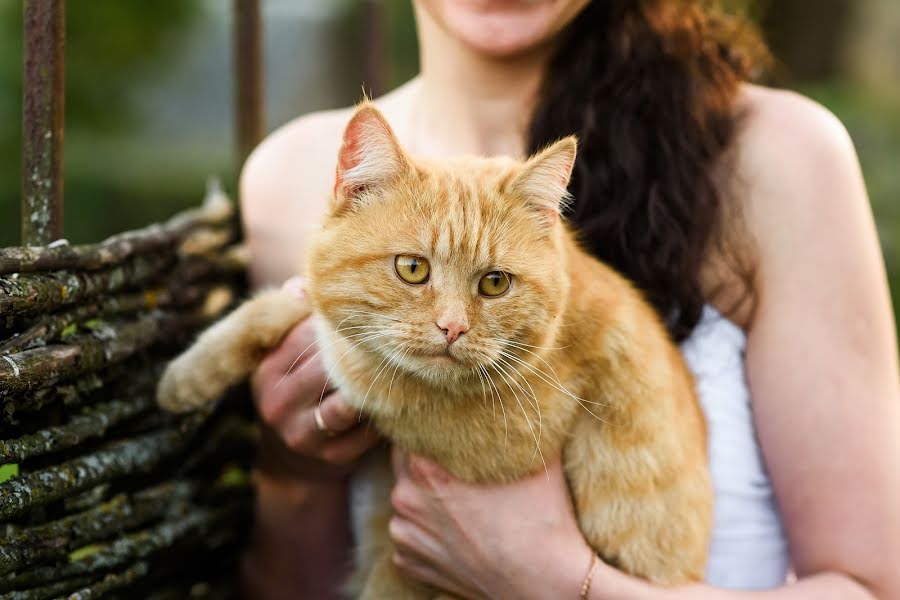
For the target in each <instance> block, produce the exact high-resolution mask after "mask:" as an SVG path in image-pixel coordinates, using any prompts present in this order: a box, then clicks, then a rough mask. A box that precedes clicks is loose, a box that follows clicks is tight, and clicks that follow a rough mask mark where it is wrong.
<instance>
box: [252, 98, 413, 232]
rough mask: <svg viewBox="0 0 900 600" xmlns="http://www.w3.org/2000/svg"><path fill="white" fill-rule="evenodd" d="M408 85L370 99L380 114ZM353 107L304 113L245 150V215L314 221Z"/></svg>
mask: <svg viewBox="0 0 900 600" xmlns="http://www.w3.org/2000/svg"><path fill="white" fill-rule="evenodd" d="M408 87H409V86H408V85H406V86H402V87H400V88H397V89H396V90H394V91H392V92H390V93H388V94H386V95H384V96H382V97H380V98H376V99H375V100H374V102H375V104H376V105H378V106H379V108H381V109H382V110H383V111H384V112H385V114H392V113H394V112H396V111H397V109H398V107H399V106H400V105H401V104H402V103H403V101H404V98H405V96H406V94H405V92H406V89H407V88H408ZM353 110H354V108H353V107H352V106H351V107H347V108H340V109H335V110H325V111H318V112H313V113H309V114H306V115H303V116H300V117H297V118H296V119H294V120H292V121H290V122H288V123H286V124H285V125H282V126H281V127H279V128H278V129H276V130H275V131H274V132H272V133H271V134H269V135H268V136H267V137H266V138H265V139H264V140H263V141H262V142H261V143H260V144H259V146H257V147H256V149H255V150H254V151H253V152H252V153H251V154H250V156H249V158H248V159H247V162H246V163H245V165H244V168H243V170H242V173H241V203H242V207H243V211H244V218H245V220H247V221H249V223H248V226H250V227H252V226H253V224H254V222H255V221H262V222H263V223H265V222H269V221H270V220H272V219H273V218H278V217H277V214H278V213H281V214H282V215H283V214H284V211H289V212H290V213H291V214H297V213H298V211H299V213H300V214H302V215H304V216H305V217H307V218H309V219H311V220H312V222H316V221H318V218H319V216H320V214H321V211H322V210H324V208H325V205H326V203H327V200H328V196H329V194H330V192H331V187H332V185H333V184H334V170H335V165H336V163H337V155H338V150H339V149H340V145H341V136H342V133H343V130H344V127H345V126H346V124H347V121H348V120H349V119H350V117H351V116H352V114H353Z"/></svg>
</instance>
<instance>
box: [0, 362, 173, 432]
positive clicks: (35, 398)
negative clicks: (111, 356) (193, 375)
mask: <svg viewBox="0 0 900 600" xmlns="http://www.w3.org/2000/svg"><path fill="white" fill-rule="evenodd" d="M0 362H6V361H4V360H3V359H2V357H0ZM166 362H167V361H153V360H148V359H146V358H144V357H140V358H139V359H138V360H128V361H124V362H122V363H118V364H115V365H112V366H111V367H109V368H107V369H104V370H100V371H96V372H92V373H87V374H86V375H83V376H81V377H78V378H76V379H72V380H68V381H66V382H64V383H58V382H53V381H47V382H44V383H43V385H45V386H46V387H41V388H39V389H35V390H29V391H28V393H27V394H14V395H13V396H12V397H11V398H9V399H8V400H7V401H6V402H5V403H4V404H3V409H2V412H0V418H2V419H4V420H5V421H7V422H10V423H15V418H16V417H15V415H16V413H18V412H19V411H26V410H27V411H37V410H41V409H42V408H44V407H54V406H61V405H62V406H67V407H70V408H71V407H77V406H81V405H83V404H89V403H90V401H92V400H95V399H97V397H98V396H100V394H99V393H98V390H102V389H104V388H106V389H107V390H108V391H104V395H106V396H107V397H111V398H123V397H124V398H131V397H135V396H140V395H146V394H148V393H150V392H152V391H153V390H154V389H155V388H156V382H157V380H158V379H159V375H160V374H161V373H162V370H163V368H164V367H165V364H166ZM0 396H3V393H2V391H0Z"/></svg>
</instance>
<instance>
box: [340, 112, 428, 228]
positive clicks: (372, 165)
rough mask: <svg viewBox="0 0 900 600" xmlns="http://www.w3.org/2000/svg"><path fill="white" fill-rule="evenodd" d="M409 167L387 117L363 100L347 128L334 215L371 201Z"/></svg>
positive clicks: (341, 156) (343, 143)
mask: <svg viewBox="0 0 900 600" xmlns="http://www.w3.org/2000/svg"><path fill="white" fill-rule="evenodd" d="M409 168H410V164H409V160H408V159H407V158H406V155H405V154H404V153H403V150H402V149H401V148H400V143H399V142H398V141H397V137H396V136H395V135H394V132H393V131H392V130H391V127H390V125H388V123H387V120H385V118H384V116H383V115H382V114H381V112H380V111H379V110H378V109H377V108H375V106H374V105H373V104H372V103H371V102H368V101H366V102H364V103H362V104H361V105H360V106H359V107H358V108H357V109H356V112H355V113H354V114H353V116H352V117H351V118H350V122H348V123H347V127H346V128H345V129H344V139H343V142H342V144H341V149H340V152H339V153H338V160H337V172H336V175H335V182H334V197H333V199H332V207H331V209H332V214H340V213H343V212H344V211H346V210H348V209H352V208H353V207H354V206H358V205H359V204H365V203H366V202H369V201H371V200H372V199H373V198H374V197H376V193H377V191H378V188H379V187H380V186H384V185H387V184H389V183H390V182H391V181H393V180H394V179H395V178H396V177H398V176H400V175H402V174H403V173H404V172H405V171H406V170H407V169H409ZM373 192H375V193H373Z"/></svg>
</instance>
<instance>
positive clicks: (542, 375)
mask: <svg viewBox="0 0 900 600" xmlns="http://www.w3.org/2000/svg"><path fill="white" fill-rule="evenodd" d="M500 354H501V355H502V356H505V357H507V358H509V359H512V360H514V361H516V362H518V363H520V364H521V365H522V366H524V367H525V368H527V369H529V370H530V371H531V372H532V373H534V374H535V375H537V376H538V377H539V378H540V379H541V380H543V381H544V382H545V383H547V384H548V385H550V386H552V387H554V388H555V389H557V390H558V391H560V392H562V393H564V394H565V395H567V396H569V397H570V398H572V399H573V400H575V401H576V402H578V404H579V405H581V408H583V409H584V410H586V411H587V412H588V413H589V414H590V415H591V416H592V417H594V418H595V419H597V420H598V421H600V422H601V423H605V424H608V423H607V421H606V420H605V419H603V418H601V417H600V416H599V415H598V414H597V413H595V412H594V411H592V410H591V409H590V408H588V406H587V405H588V404H596V405H597V406H609V405H608V404H606V403H603V402H594V401H591V400H585V399H584V398H579V397H578V396H576V395H575V394H573V393H571V392H570V391H569V390H567V389H566V388H565V387H564V386H563V385H562V383H560V382H559V379H558V378H557V379H556V381H555V382H554V381H550V380H549V379H547V377H549V375H547V374H546V373H545V372H544V371H541V370H540V369H538V368H536V367H534V366H533V365H530V364H528V363H527V362H525V361H523V360H522V359H520V358H519V357H517V356H515V355H513V354H510V353H507V352H504V351H503V350H501V351H500Z"/></svg>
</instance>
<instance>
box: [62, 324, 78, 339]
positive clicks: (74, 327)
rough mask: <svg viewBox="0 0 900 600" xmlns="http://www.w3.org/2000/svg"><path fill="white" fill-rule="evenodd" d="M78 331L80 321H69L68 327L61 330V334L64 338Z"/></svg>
mask: <svg viewBox="0 0 900 600" xmlns="http://www.w3.org/2000/svg"><path fill="white" fill-rule="evenodd" d="M76 333H78V323H69V324H68V325H66V328H65V329H63V330H62V332H60V334H59V336H60V337H61V338H63V339H65V338H67V337H71V336H73V335H75V334H76Z"/></svg>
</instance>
